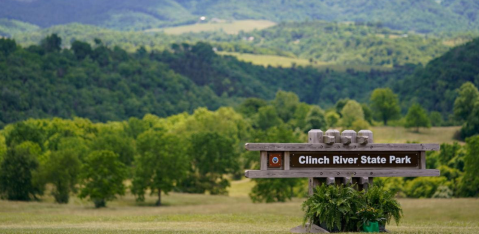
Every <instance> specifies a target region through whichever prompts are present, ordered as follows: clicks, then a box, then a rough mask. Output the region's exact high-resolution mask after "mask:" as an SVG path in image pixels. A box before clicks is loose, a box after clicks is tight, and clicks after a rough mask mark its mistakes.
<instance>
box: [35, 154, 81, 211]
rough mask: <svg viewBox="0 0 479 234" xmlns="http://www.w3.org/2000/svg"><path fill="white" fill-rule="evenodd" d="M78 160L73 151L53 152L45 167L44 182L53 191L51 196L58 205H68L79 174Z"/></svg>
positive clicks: (79, 164)
mask: <svg viewBox="0 0 479 234" xmlns="http://www.w3.org/2000/svg"><path fill="white" fill-rule="evenodd" d="M80 166H81V163H80V160H79V158H78V153H77V152H76V150H75V149H65V150H61V151H54V152H52V154H51V155H50V158H49V159H48V162H47V163H46V165H45V168H44V171H45V172H44V173H45V176H46V181H48V182H50V183H52V184H53V185H54V186H55V189H54V190H53V191H52V195H53V197H54V198H55V201H56V202H58V203H68V200H69V198H70V192H75V191H76V188H75V186H76V185H77V182H78V174H79V173H80Z"/></svg>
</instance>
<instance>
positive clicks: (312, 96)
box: [0, 36, 415, 124]
mask: <svg viewBox="0 0 479 234" xmlns="http://www.w3.org/2000/svg"><path fill="white" fill-rule="evenodd" d="M60 45H61V40H60V39H59V38H57V37H55V36H49V37H48V38H46V39H44V40H42V43H41V44H40V45H31V46H29V47H27V48H22V47H17V46H16V43H15V42H14V41H13V40H10V39H0V48H2V50H0V51H1V52H0V82H1V84H2V87H1V92H0V110H1V112H0V121H1V122H3V123H11V122H15V121H18V120H22V119H26V118H30V117H31V118H44V117H52V116H58V117H63V118H69V117H72V116H79V117H85V118H89V119H91V120H93V121H108V120H119V119H126V118H128V117H132V116H136V117H141V116H143V115H144V114H146V113H152V114H155V115H158V116H169V115H172V114H176V113H180V112H184V111H186V112H191V111H192V110H193V109H195V108H197V107H199V106H206V107H208V108H210V109H216V108H218V107H219V106H222V105H234V104H237V103H238V102H239V101H240V100H242V99H244V98H248V97H258V98H262V99H266V100H271V99H273V98H274V96H275V93H276V92H277V91H278V90H286V91H293V92H295V93H297V94H298V96H299V97H300V99H301V100H302V101H303V102H307V103H311V104H319V105H322V106H323V107H327V106H331V105H333V104H334V103H336V101H338V100H339V99H341V98H352V99H356V100H358V101H361V102H365V101H367V100H368V98H369V94H370V92H371V91H372V90H373V89H375V88H377V87H383V86H389V85H390V82H393V81H395V80H399V79H402V77H404V76H406V75H408V74H411V73H412V71H413V70H414V69H415V67H414V66H412V67H411V66H409V67H401V68H396V69H393V70H391V71H379V70H370V71H367V72H358V71H355V70H353V69H348V70H347V71H345V72H337V71H333V70H329V69H326V70H322V71H320V69H317V68H314V67H300V66H297V67H291V68H281V67H278V68H275V67H263V66H258V65H253V64H251V63H246V62H242V61H239V60H238V59H236V58H235V57H233V56H220V55H217V54H216V53H215V52H214V51H213V48H212V47H211V46H210V45H209V44H206V43H201V42H199V43H196V44H194V45H190V44H173V45H172V47H171V49H168V50H164V51H153V52H147V51H146V50H144V49H139V50H137V51H136V52H135V53H131V54H128V53H127V52H126V51H124V50H123V49H121V48H120V47H113V48H112V47H107V46H105V45H104V44H103V43H102V42H101V41H98V40H97V41H96V43H95V44H94V45H93V46H91V45H90V44H88V43H84V42H79V41H75V42H73V43H72V46H71V48H65V49H61V47H60ZM1 122H0V124H1Z"/></svg>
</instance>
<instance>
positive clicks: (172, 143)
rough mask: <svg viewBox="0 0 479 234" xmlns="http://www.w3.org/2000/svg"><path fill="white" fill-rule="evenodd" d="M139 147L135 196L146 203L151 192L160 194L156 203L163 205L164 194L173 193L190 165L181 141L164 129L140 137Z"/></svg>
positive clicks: (148, 132)
mask: <svg viewBox="0 0 479 234" xmlns="http://www.w3.org/2000/svg"><path fill="white" fill-rule="evenodd" d="M132 121H134V119H132ZM136 147H137V152H138V156H137V158H136V159H135V162H136V163H135V169H134V177H133V182H132V188H131V190H132V193H133V194H135V195H137V197H138V198H137V200H139V201H144V200H145V191H146V190H147V189H148V190H149V191H150V193H151V194H155V193H156V194H157V195H158V201H157V203H156V204H157V205H161V192H164V193H165V194H167V193H168V192H170V191H171V190H173V188H174V187H175V185H176V183H178V182H179V181H181V180H182V179H183V178H184V177H185V175H186V173H185V169H186V168H187V164H188V163H187V160H186V159H187V157H186V150H185V147H184V146H183V144H182V140H181V139H180V138H179V137H177V136H174V135H172V134H168V133H165V131H164V130H151V129H150V130H148V131H145V132H144V133H142V134H140V135H139V136H138V138H137V144H136Z"/></svg>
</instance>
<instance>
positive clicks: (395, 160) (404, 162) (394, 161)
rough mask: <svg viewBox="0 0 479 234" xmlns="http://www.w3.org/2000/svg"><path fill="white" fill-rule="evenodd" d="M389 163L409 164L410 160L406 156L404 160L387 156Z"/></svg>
mask: <svg viewBox="0 0 479 234" xmlns="http://www.w3.org/2000/svg"><path fill="white" fill-rule="evenodd" d="M389 163H396V164H409V163H411V158H410V157H409V156H407V155H406V157H404V158H397V157H396V156H394V155H391V156H389Z"/></svg>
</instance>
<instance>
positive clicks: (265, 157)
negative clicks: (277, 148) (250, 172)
mask: <svg viewBox="0 0 479 234" xmlns="http://www.w3.org/2000/svg"><path fill="white" fill-rule="evenodd" d="M260 155H261V159H260V160H261V170H268V152H266V151H261V153H260Z"/></svg>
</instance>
